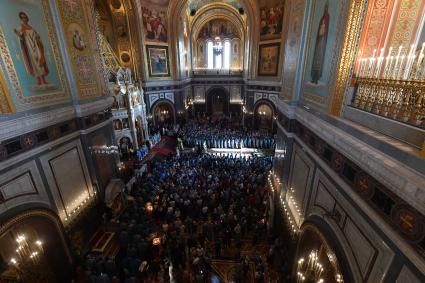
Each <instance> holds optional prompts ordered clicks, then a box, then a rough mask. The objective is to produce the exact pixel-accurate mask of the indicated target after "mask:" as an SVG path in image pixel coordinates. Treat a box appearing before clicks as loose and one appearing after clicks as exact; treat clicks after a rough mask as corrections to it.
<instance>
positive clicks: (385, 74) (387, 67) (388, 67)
mask: <svg viewBox="0 0 425 283" xmlns="http://www.w3.org/2000/svg"><path fill="white" fill-rule="evenodd" d="M392 51H393V48H392V47H390V49H389V51H388V56H387V58H386V60H385V67H384V75H383V77H384V79H388V73H389V70H390V66H391V52H392Z"/></svg>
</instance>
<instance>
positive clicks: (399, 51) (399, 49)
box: [391, 45, 403, 79]
mask: <svg viewBox="0 0 425 283" xmlns="http://www.w3.org/2000/svg"><path fill="white" fill-rule="evenodd" d="M402 49H403V45H402V46H400V47H399V48H398V53H397V56H396V60H395V65H394V68H393V70H392V72H391V74H392V76H391V77H392V78H393V79H395V78H396V76H397V71H398V70H397V66H398V61H399V60H400V54H401V50H402Z"/></svg>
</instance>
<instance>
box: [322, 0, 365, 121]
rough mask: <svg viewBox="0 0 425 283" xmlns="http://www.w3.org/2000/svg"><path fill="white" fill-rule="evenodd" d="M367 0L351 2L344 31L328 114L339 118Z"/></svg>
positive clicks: (353, 0) (352, 0)
mask: <svg viewBox="0 0 425 283" xmlns="http://www.w3.org/2000/svg"><path fill="white" fill-rule="evenodd" d="M367 1H368V0H351V1H350V7H349V12H348V19H347V24H346V29H345V36H344V43H343V46H342V52H341V55H340V60H339V63H338V68H337V74H336V79H335V87H334V89H333V95H332V97H331V103H330V107H329V113H330V114H331V115H335V116H339V115H340V114H341V110H342V103H343V100H344V97H345V95H346V94H347V91H348V86H349V84H350V79H351V74H352V70H353V66H354V58H355V55H356V52H357V46H358V43H359V41H360V32H361V24H362V21H363V17H364V14H365V10H366V8H367Z"/></svg>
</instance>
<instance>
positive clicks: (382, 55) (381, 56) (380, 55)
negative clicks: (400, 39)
mask: <svg viewBox="0 0 425 283" xmlns="http://www.w3.org/2000/svg"><path fill="white" fill-rule="evenodd" d="M384 52H385V50H384V48H381V54H379V58H378V65H377V67H376V74H375V75H376V78H377V79H378V78H379V73H380V72H381V66H382V61H383V60H384Z"/></svg>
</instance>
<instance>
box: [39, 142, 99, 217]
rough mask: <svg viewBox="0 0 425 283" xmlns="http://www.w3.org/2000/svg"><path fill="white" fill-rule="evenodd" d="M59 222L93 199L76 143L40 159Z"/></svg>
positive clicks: (78, 146)
mask: <svg viewBox="0 0 425 283" xmlns="http://www.w3.org/2000/svg"><path fill="white" fill-rule="evenodd" d="M40 160H41V163H42V166H43V169H44V172H45V175H46V177H47V181H48V183H49V186H50V187H51V188H52V194H53V196H54V199H55V203H56V206H57V208H58V214H59V216H60V218H61V219H62V221H64V220H65V219H67V218H70V217H71V215H72V214H73V211H74V210H75V209H76V208H77V207H78V206H79V205H81V204H82V202H83V201H84V200H85V199H87V198H88V197H90V196H92V195H93V188H92V184H91V181H90V175H89V172H88V169H87V164H86V160H85V158H84V154H83V150H82V147H81V143H80V141H79V140H77V141H74V142H71V143H68V144H66V145H64V146H62V147H60V148H58V149H56V150H54V151H51V152H49V153H48V154H46V155H44V156H42V157H41V158H40Z"/></svg>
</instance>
